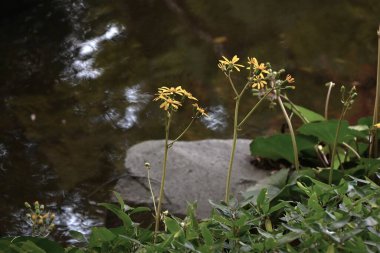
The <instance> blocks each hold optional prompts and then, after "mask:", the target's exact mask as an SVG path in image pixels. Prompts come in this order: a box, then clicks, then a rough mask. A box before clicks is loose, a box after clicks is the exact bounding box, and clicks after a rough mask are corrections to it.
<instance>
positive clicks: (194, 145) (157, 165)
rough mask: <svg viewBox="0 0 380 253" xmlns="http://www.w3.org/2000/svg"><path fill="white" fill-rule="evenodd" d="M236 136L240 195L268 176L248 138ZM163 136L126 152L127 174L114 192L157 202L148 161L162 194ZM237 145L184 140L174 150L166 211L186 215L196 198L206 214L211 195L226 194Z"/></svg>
mask: <svg viewBox="0 0 380 253" xmlns="http://www.w3.org/2000/svg"><path fill="white" fill-rule="evenodd" d="M250 142H251V140H247V139H239V140H238V141H237V147H236V154H235V161H234V166H233V173H232V179H231V192H232V194H234V195H235V196H236V194H238V193H240V192H241V191H244V190H245V189H246V188H248V187H250V186H253V185H255V184H256V183H257V182H258V181H259V180H261V179H263V178H266V177H267V176H268V175H269V172H268V171H264V170H260V169H257V168H255V167H254V166H253V165H252V164H251V156H250V152H249V143H250ZM163 147H164V141H163V140H154V141H145V142H141V143H139V144H137V145H134V146H132V147H131V148H130V149H129V150H128V152H127V158H126V160H125V167H126V168H127V173H126V174H127V176H125V177H122V178H120V179H119V181H118V182H117V184H116V186H115V191H117V192H119V193H120V194H121V196H122V197H123V199H124V200H126V201H127V202H128V203H133V204H134V205H149V206H152V198H151V194H150V191H149V187H148V181H147V170H146V169H145V167H144V163H145V162H149V163H150V164H151V170H150V171H151V179H152V187H153V191H154V193H155V196H156V198H157V197H158V193H159V188H160V180H161V170H162V160H163V155H164V148H163ZM231 148H232V140H219V139H212V140H201V141H179V142H176V143H175V144H174V145H173V147H172V148H170V149H169V154H168V162H167V174H166V183H165V201H164V206H163V210H166V209H167V210H169V212H170V213H173V214H177V215H182V214H185V213H186V207H187V202H194V201H197V205H198V209H197V215H198V217H200V218H204V217H207V216H208V215H209V213H210V210H211V207H210V204H209V202H208V200H209V199H211V200H213V201H216V202H218V201H219V200H222V199H223V198H224V192H225V181H226V175H227V169H228V163H229V158H230V152H231Z"/></svg>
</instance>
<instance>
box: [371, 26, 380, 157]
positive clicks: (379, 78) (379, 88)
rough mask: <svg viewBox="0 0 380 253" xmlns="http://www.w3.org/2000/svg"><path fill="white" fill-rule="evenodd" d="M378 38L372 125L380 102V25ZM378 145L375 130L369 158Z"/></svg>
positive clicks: (376, 120) (377, 114) (372, 133)
mask: <svg viewBox="0 0 380 253" xmlns="http://www.w3.org/2000/svg"><path fill="white" fill-rule="evenodd" d="M377 36H378V48H377V80H376V97H375V105H374V108H373V118H372V119H373V121H372V123H373V124H372V125H375V124H377V123H379V102H380V101H379V100H380V25H379V30H378V31H377ZM377 153H378V144H377V130H376V131H372V132H371V138H370V143H369V157H373V156H374V155H375V156H377Z"/></svg>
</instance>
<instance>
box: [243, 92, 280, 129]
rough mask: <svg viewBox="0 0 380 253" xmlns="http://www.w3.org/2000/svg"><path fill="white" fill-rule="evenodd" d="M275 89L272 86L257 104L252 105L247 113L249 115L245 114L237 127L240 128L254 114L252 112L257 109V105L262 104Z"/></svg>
mask: <svg viewBox="0 0 380 253" xmlns="http://www.w3.org/2000/svg"><path fill="white" fill-rule="evenodd" d="M272 91H273V88H270V89H269V90H268V91H267V92H266V93H265V94H264V96H263V97H262V98H260V100H259V101H258V102H257V103H256V104H255V106H254V107H252V109H251V110H250V111H249V112H248V113H247V115H245V117H244V119H243V120H242V121H240V123H239V124H238V126H237V128H238V129H239V128H240V127H241V126H242V125H243V124H244V123H245V122H246V121H247V119H248V118H249V117H250V116H251V115H252V113H253V112H254V111H255V110H256V109H257V107H258V106H259V105H260V104H261V102H262V101H264V99H265V98H266V97H267V96H268V95H269V93H271V92H272Z"/></svg>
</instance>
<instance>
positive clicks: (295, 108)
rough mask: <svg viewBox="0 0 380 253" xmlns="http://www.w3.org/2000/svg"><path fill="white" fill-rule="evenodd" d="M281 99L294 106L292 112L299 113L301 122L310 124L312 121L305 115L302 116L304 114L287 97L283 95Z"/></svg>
mask: <svg viewBox="0 0 380 253" xmlns="http://www.w3.org/2000/svg"><path fill="white" fill-rule="evenodd" d="M281 97H282V98H283V99H285V100H286V101H287V102H288V103H289V104H290V105H291V106H292V108H291V110H292V112H296V113H298V115H299V116H300V118H301V120H302V121H303V122H304V123H310V121H309V120H307V119H306V118H305V117H304V116H303V115H302V113H301V112H300V111H299V110H298V109H297V107H296V105H295V104H294V103H293V102H292V101H291V100H290V99H289V98H288V97H287V96H284V95H281Z"/></svg>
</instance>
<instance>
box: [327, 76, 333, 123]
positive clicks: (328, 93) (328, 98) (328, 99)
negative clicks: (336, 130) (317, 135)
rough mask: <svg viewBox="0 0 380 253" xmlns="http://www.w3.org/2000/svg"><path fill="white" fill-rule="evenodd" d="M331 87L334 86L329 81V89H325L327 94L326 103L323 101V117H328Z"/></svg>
mask: <svg viewBox="0 0 380 253" xmlns="http://www.w3.org/2000/svg"><path fill="white" fill-rule="evenodd" d="M332 87H334V83H333V82H330V83H329V89H328V91H327V96H326V103H325V119H326V120H327V119H328V113H329V103H330V95H331V90H332Z"/></svg>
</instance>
